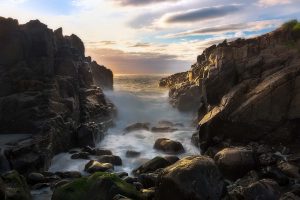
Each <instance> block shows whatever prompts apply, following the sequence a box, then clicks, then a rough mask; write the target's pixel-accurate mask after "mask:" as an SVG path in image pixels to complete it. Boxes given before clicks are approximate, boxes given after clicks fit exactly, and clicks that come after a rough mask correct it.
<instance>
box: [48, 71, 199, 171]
mask: <svg viewBox="0 0 300 200" xmlns="http://www.w3.org/2000/svg"><path fill="white" fill-rule="evenodd" d="M162 77H164V76H163V75H115V77H114V91H106V92H105V95H106V97H107V98H109V99H110V100H111V101H112V102H113V103H114V104H115V106H116V107H117V113H118V114H117V117H116V119H115V126H114V127H112V128H110V129H109V130H108V132H107V135H106V136H105V138H104V140H102V141H101V142H99V143H98V144H97V147H98V148H102V149H109V150H111V151H112V152H113V154H114V155H117V156H120V157H121V158H122V161H123V165H122V166H120V167H116V168H115V171H126V172H129V173H130V172H131V171H132V170H133V169H135V168H136V167H138V166H139V165H141V164H142V163H144V162H145V161H147V160H149V159H151V158H153V157H155V156H157V155H168V154H165V153H163V152H160V151H157V150H155V149H153V145H154V143H155V140H156V139H157V138H162V137H165V138H169V139H173V140H176V141H179V142H181V143H182V144H183V146H184V148H185V153H183V154H181V155H179V157H183V156H186V155H194V154H199V150H198V149H197V148H196V147H194V146H193V145H192V144H191V136H192V134H193V133H194V132H195V127H194V126H193V125H192V120H193V118H194V114H192V113H181V112H179V111H178V110H176V109H175V108H173V107H172V106H171V105H170V104H169V102H168V89H166V88H159V87H158V81H159V80H160V79H161V78H162ZM162 120H167V121H170V122H173V123H180V124H183V127H180V128H178V131H175V132H170V133H152V132H150V131H145V130H139V131H134V132H130V133H127V134H124V131H123V130H124V128H125V127H127V126H128V125H130V124H133V123H136V122H146V123H150V124H151V127H153V126H156V125H157V123H158V122H159V121H162ZM128 150H133V151H138V152H140V153H141V154H140V156H139V157H137V158H126V156H125V155H126V152H127V151H128ZM86 163H87V160H72V159H71V158H70V154H66V153H65V154H59V155H57V156H55V157H54V159H53V164H52V166H51V167H50V171H72V170H76V171H83V169H84V165H85V164H86Z"/></svg>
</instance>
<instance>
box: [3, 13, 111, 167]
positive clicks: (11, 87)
mask: <svg viewBox="0 0 300 200" xmlns="http://www.w3.org/2000/svg"><path fill="white" fill-rule="evenodd" d="M92 72H93V73H92ZM112 79H113V77H112V72H111V70H109V69H106V68H105V67H103V66H100V65H98V64H97V63H96V62H95V61H92V60H91V58H90V57H85V47H84V44H83V42H82V41H81V40H80V38H79V37H77V36H76V35H71V36H63V32H62V29H61V28H60V29H57V30H55V31H52V30H51V29H49V28H47V26H46V25H45V24H42V23H41V22H39V21H38V20H34V21H30V22H28V23H26V24H24V25H19V23H18V21H17V20H14V19H10V18H8V19H6V18H0V133H5V134H15V133H18V134H20V133H26V134H31V135H32V138H31V139H30V140H26V141H24V142H22V143H21V144H15V145H12V146H11V147H10V148H9V149H8V150H6V152H5V153H6V156H7V158H8V160H9V162H10V165H11V167H12V168H14V169H17V170H18V171H19V172H22V173H26V172H29V171H33V170H39V169H45V168H47V166H48V164H49V160H50V159H51V157H52V156H53V155H54V154H56V153H59V152H61V151H65V150H68V149H69V148H70V147H73V146H76V145H80V144H78V143H80V142H81V139H80V137H87V138H92V139H90V141H89V142H87V141H86V140H85V141H84V142H85V144H84V145H86V143H93V138H95V137H96V136H95V135H94V137H92V136H91V134H98V133H101V132H103V130H104V129H105V123H98V122H99V121H100V122H109V121H111V119H112V113H113V110H114V106H113V105H112V103H110V102H109V101H108V100H107V99H106V98H105V96H104V94H103V92H102V89H101V88H108V89H111V88H112V87H113V86H112V82H113V81H112ZM100 87H101V88H100ZM96 121H97V123H94V122H96ZM78 127H79V129H78ZM82 127H85V129H84V130H83V129H82ZM87 127H89V128H87ZM77 130H79V131H77ZM90 145H92V144H90Z"/></svg>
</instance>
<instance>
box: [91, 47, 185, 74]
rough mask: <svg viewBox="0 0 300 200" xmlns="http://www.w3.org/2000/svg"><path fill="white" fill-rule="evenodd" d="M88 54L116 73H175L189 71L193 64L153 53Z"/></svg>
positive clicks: (93, 51)
mask: <svg viewBox="0 0 300 200" xmlns="http://www.w3.org/2000/svg"><path fill="white" fill-rule="evenodd" d="M87 54H88V55H90V56H92V58H93V59H95V60H96V61H97V62H99V63H101V64H104V65H105V66H107V67H109V68H111V69H112V70H113V72H114V73H134V74H139V73H140V74H143V73H174V72H179V71H184V70H187V69H188V68H189V66H190V64H191V63H189V62H187V61H184V60H180V59H179V58H178V57H177V56H175V55H169V54H161V53H153V52H125V51H122V50H117V49H109V48H89V49H87Z"/></svg>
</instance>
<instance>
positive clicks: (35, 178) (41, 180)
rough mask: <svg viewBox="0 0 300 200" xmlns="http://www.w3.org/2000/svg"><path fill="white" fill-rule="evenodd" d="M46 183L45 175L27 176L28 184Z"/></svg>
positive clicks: (32, 174) (33, 174)
mask: <svg viewBox="0 0 300 200" xmlns="http://www.w3.org/2000/svg"><path fill="white" fill-rule="evenodd" d="M45 181H46V178H45V176H44V175H43V174H40V173H30V174H29V175H28V176H27V182H28V183H30V184H32V185H34V184H37V183H44V182H45Z"/></svg>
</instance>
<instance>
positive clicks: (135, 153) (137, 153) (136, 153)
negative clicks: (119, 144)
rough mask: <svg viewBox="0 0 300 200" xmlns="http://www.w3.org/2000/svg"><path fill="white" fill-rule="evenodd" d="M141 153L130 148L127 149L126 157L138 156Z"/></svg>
mask: <svg viewBox="0 0 300 200" xmlns="http://www.w3.org/2000/svg"><path fill="white" fill-rule="evenodd" d="M140 155H141V152H138V151H133V150H128V151H126V157H127V158H136V157H139V156H140Z"/></svg>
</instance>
